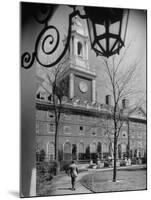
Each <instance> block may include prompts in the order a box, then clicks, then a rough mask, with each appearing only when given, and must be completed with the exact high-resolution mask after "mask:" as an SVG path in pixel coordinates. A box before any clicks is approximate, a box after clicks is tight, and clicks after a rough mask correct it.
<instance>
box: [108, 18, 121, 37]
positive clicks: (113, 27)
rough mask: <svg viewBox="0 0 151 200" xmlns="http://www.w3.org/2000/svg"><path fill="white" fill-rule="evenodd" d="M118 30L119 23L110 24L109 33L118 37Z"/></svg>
mask: <svg viewBox="0 0 151 200" xmlns="http://www.w3.org/2000/svg"><path fill="white" fill-rule="evenodd" d="M119 28H120V22H119V21H118V22H116V23H114V24H110V26H109V32H110V33H113V34H116V35H118V34H119Z"/></svg>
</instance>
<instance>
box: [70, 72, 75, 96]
mask: <svg viewBox="0 0 151 200" xmlns="http://www.w3.org/2000/svg"><path fill="white" fill-rule="evenodd" d="M73 97H74V74H73V73H71V74H70V78H69V98H70V99H72V98H73Z"/></svg>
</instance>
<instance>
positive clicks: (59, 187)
mask: <svg viewBox="0 0 151 200" xmlns="http://www.w3.org/2000/svg"><path fill="white" fill-rule="evenodd" d="M88 173H89V172H88V171H86V172H81V173H79V175H78V177H77V181H76V190H74V191H72V190H71V177H70V176H68V175H67V174H65V173H63V174H60V175H58V176H57V177H55V178H54V179H53V183H52V187H53V191H52V193H51V195H64V194H88V193H92V192H91V191H90V190H88V189H87V188H85V187H84V186H83V185H82V184H81V183H80V181H79V180H80V179H81V178H82V177H83V176H85V175H86V174H88Z"/></svg>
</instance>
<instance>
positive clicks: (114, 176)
mask: <svg viewBox="0 0 151 200" xmlns="http://www.w3.org/2000/svg"><path fill="white" fill-rule="evenodd" d="M116 155H117V137H116V129H115V133H114V153H113V156H114V163H113V182H116V174H117V169H116Z"/></svg>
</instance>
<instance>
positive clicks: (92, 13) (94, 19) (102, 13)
mask: <svg viewBox="0 0 151 200" xmlns="http://www.w3.org/2000/svg"><path fill="white" fill-rule="evenodd" d="M57 7H58V5H48V4H40V7H38V8H40V11H41V14H42V16H43V15H44V17H43V18H42V19H39V16H40V15H37V16H36V17H35V19H36V20H37V22H38V23H41V24H43V25H44V27H43V29H42V30H41V32H40V33H39V35H38V37H37V39H36V42H35V48H34V51H33V53H32V54H31V53H29V52H25V53H24V54H23V55H22V58H21V65H22V67H23V68H26V69H28V68H30V67H31V66H32V65H33V63H34V61H35V60H36V61H37V62H38V63H39V64H40V65H41V66H44V67H47V68H49V67H52V66H54V65H56V64H58V63H59V62H60V61H61V59H62V58H63V57H64V56H65V54H66V52H67V50H68V49H69V43H70V38H71V31H72V19H73V18H74V17H75V16H79V17H80V18H81V19H84V20H87V25H88V31H89V37H90V42H91V47H92V49H93V50H94V51H95V52H96V55H101V56H105V57H109V56H112V55H113V54H116V53H119V51H120V49H121V48H122V47H123V46H124V42H125V36H126V29H127V23H128V15H129V11H128V10H124V9H118V8H112V9H111V8H100V7H86V6H84V7H83V10H84V11H85V14H84V15H82V14H81V13H80V11H79V10H76V6H69V7H71V8H73V12H72V13H70V14H69V22H68V24H69V26H68V33H67V38H66V43H65V44H64V48H63V50H62V51H61V52H59V53H58V55H57V56H56V55H55V53H56V51H57V49H58V48H59V45H60V44H61V39H60V33H59V31H58V29H57V27H56V26H54V25H53V26H52V25H48V21H49V20H50V19H51V17H52V15H53V13H54V11H55V10H56V9H57ZM46 44H47V45H46ZM40 46H41V47H40ZM46 47H47V48H46ZM40 48H41V53H42V54H43V55H47V56H49V55H51V56H52V55H55V56H54V60H53V61H51V63H44V62H43V60H42V59H41V58H40V53H39V52H40V51H39V49H40ZM50 60H51V59H50Z"/></svg>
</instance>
